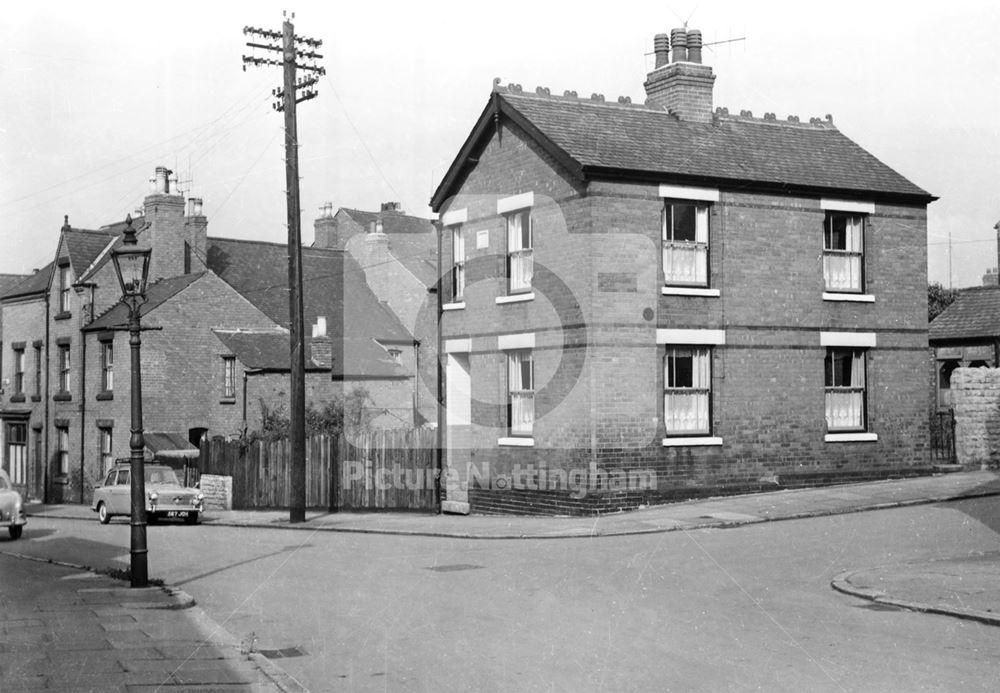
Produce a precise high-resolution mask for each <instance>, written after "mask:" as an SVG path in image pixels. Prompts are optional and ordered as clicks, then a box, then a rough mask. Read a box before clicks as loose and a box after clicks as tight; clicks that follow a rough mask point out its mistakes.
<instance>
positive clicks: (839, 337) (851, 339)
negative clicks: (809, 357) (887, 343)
mask: <svg viewBox="0 0 1000 693" xmlns="http://www.w3.org/2000/svg"><path fill="white" fill-rule="evenodd" d="M876 341H877V340H876V337H875V333H874V332H820V333H819V345H820V346H824V347H868V348H873V347H874V346H875V343H876Z"/></svg>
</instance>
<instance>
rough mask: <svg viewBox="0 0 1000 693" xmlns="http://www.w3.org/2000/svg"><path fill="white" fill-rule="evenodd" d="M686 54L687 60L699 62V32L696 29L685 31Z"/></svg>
mask: <svg viewBox="0 0 1000 693" xmlns="http://www.w3.org/2000/svg"><path fill="white" fill-rule="evenodd" d="M687 54H688V55H687V58H688V62H690V63H700V62H701V32H700V31H699V30H697V29H692V30H691V31H689V32H687Z"/></svg>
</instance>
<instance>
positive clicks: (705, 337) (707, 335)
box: [656, 328, 726, 345]
mask: <svg viewBox="0 0 1000 693" xmlns="http://www.w3.org/2000/svg"><path fill="white" fill-rule="evenodd" d="M656 343H657V344H715V345H718V344H725V343H726V331H725V330H671V329H663V328H657V330H656Z"/></svg>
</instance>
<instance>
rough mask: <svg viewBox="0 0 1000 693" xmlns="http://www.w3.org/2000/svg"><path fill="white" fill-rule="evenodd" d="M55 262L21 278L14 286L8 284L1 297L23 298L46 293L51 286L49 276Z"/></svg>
mask: <svg viewBox="0 0 1000 693" xmlns="http://www.w3.org/2000/svg"><path fill="white" fill-rule="evenodd" d="M54 266H55V263H54V262H50V263H49V264H47V265H45V267H43V268H42V269H40V270H38V271H37V272H35V273H34V274H30V275H28V276H27V277H25V278H23V279H21V281H19V282H17V283H16V284H14V285H12V286H8V287H7V288H6V289H5V291H4V293H3V294H2V295H0V298H21V297H24V296H32V295H35V294H44V293H45V292H46V290H48V288H49V277H50V276H51V274H52V268H53V267H54Z"/></svg>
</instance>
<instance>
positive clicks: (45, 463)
mask: <svg viewBox="0 0 1000 693" xmlns="http://www.w3.org/2000/svg"><path fill="white" fill-rule="evenodd" d="M50 283H51V282H50ZM50 305H51V301H50V300H49V292H48V291H47V290H46V292H45V421H44V423H43V429H42V431H43V434H42V437H43V439H44V440H45V443H44V448H45V459H44V460H42V502H43V503H48V502H49V465H50V464H51V462H50V461H49V435H51V433H52V426H51V423H52V422H51V420H50V419H49V416H50V412H49V379H50V376H51V375H52V373H51V370H50V369H51V366H52V364H51V363H50V361H49V358H50V357H51V353H52V350H51V348H50V347H49V343H50V342H51V341H52V340H51V334H50V325H51V323H50V320H49V317H50V316H49V310H50Z"/></svg>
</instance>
